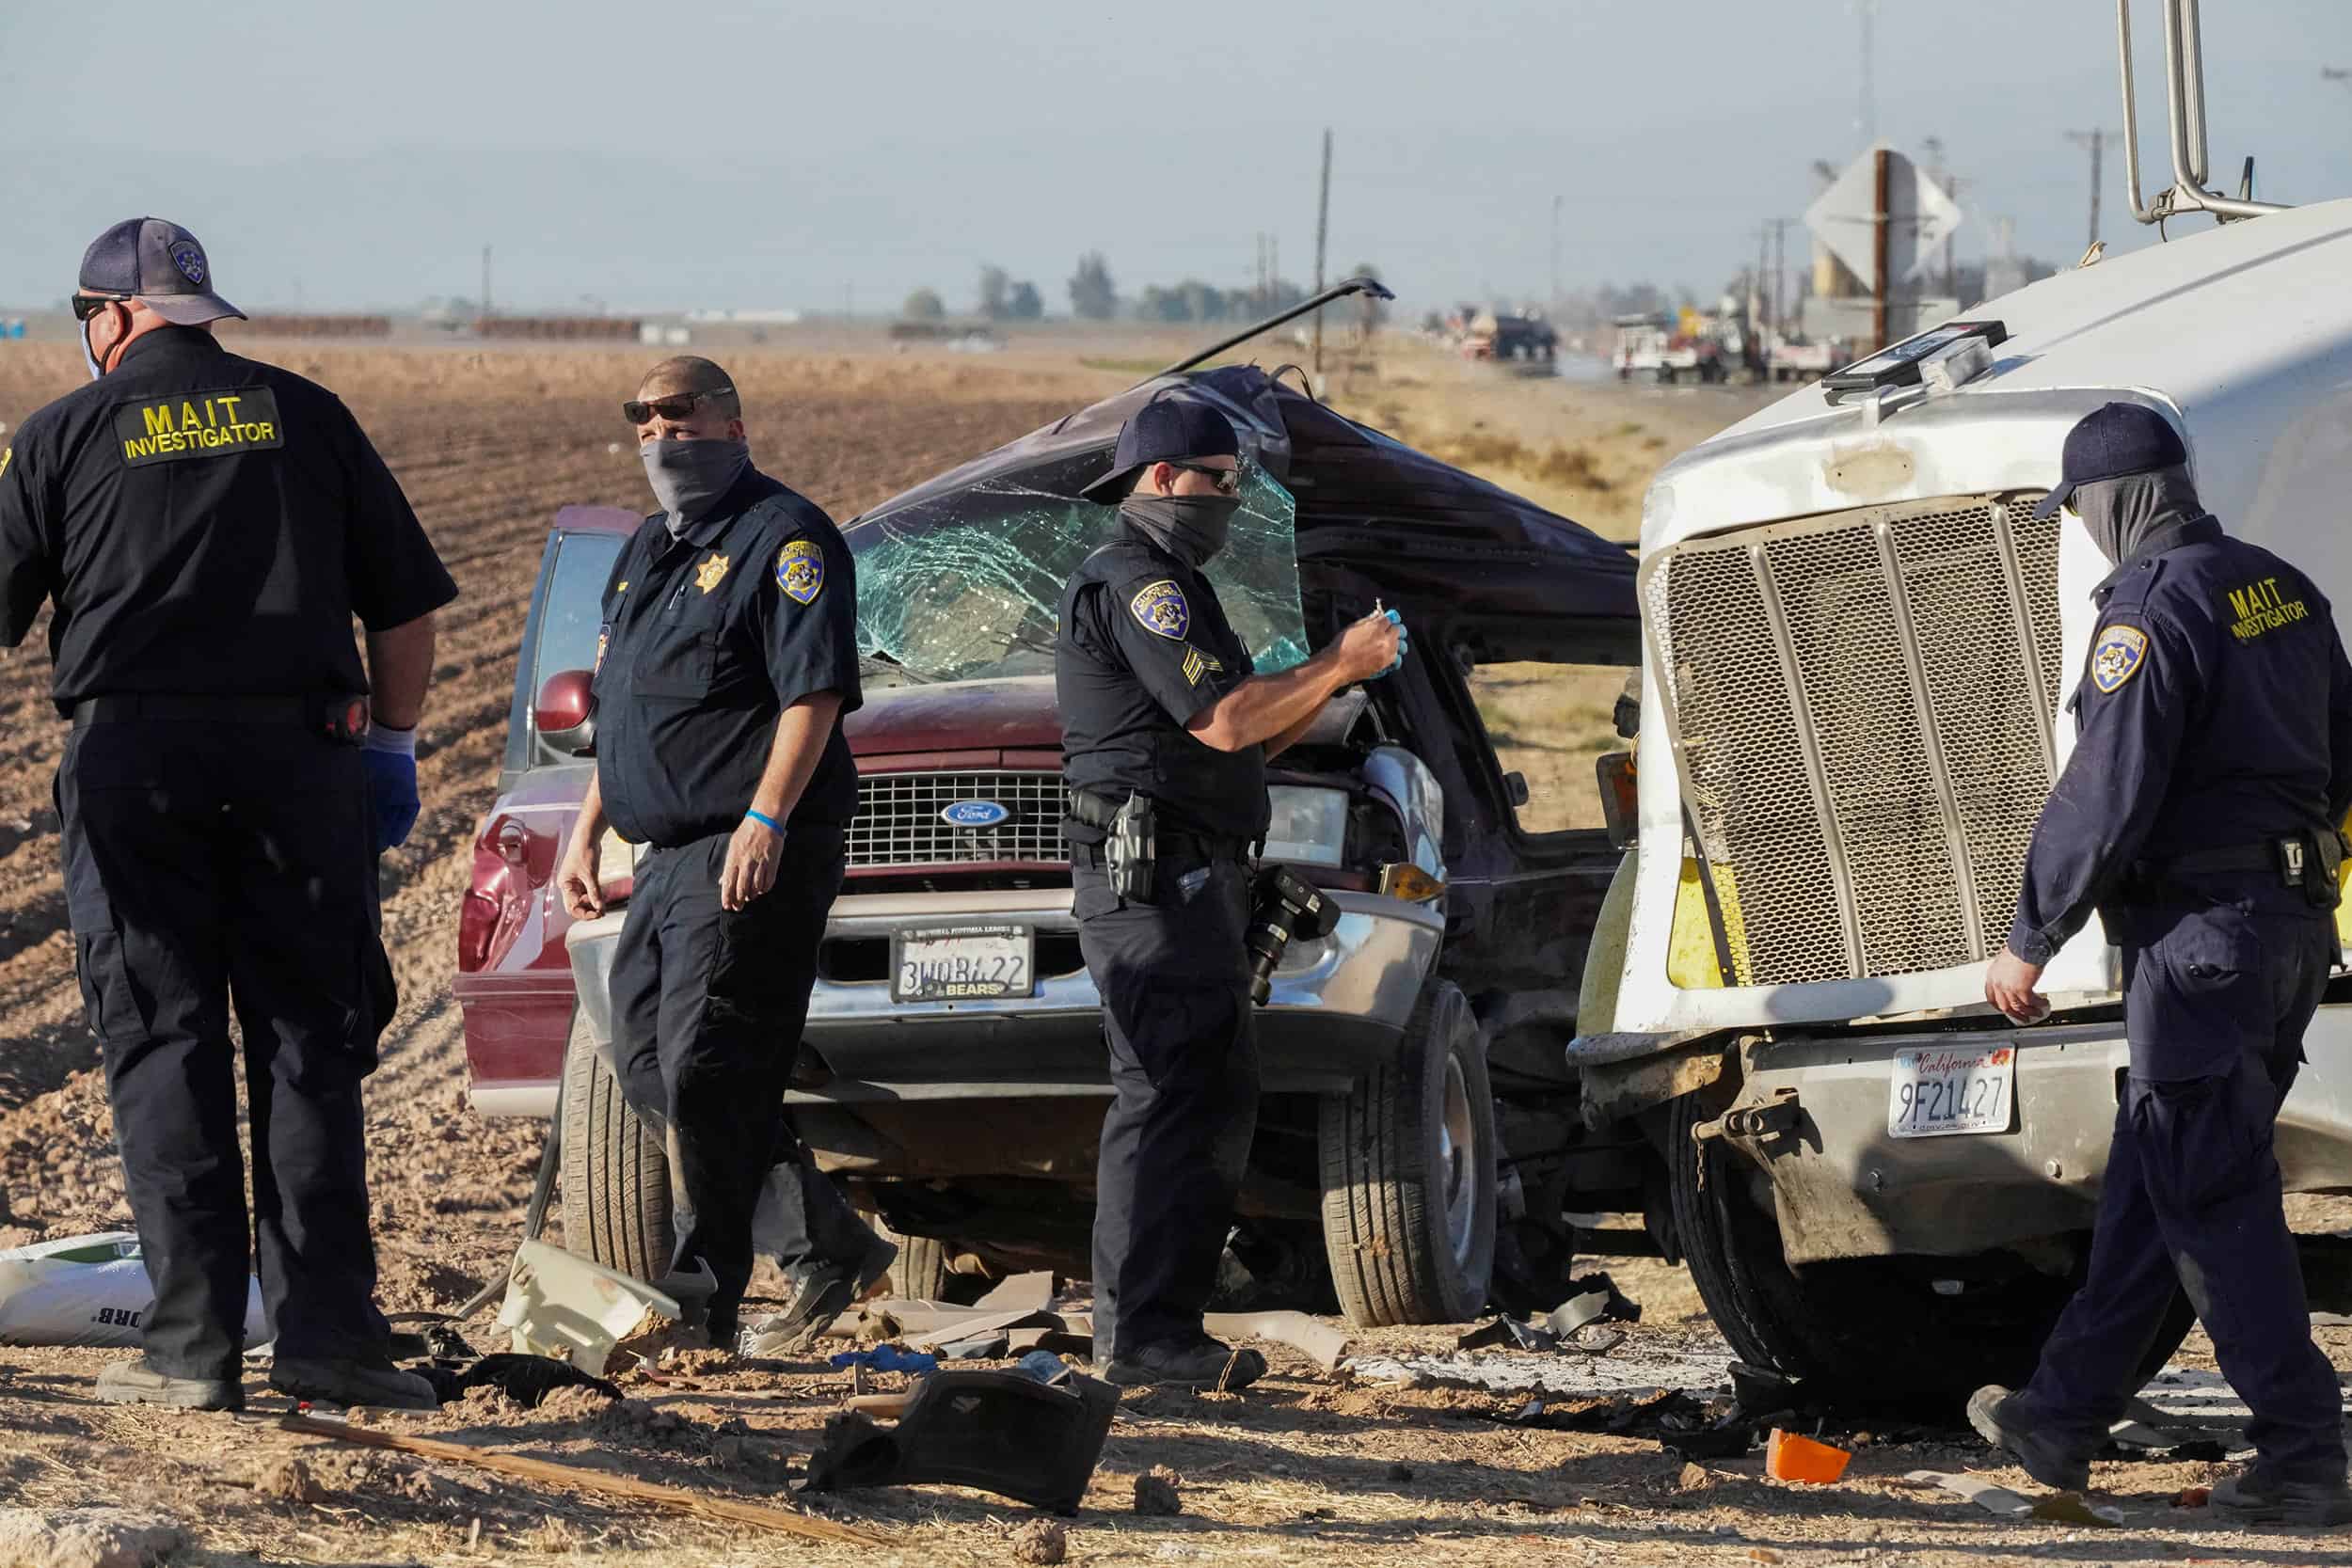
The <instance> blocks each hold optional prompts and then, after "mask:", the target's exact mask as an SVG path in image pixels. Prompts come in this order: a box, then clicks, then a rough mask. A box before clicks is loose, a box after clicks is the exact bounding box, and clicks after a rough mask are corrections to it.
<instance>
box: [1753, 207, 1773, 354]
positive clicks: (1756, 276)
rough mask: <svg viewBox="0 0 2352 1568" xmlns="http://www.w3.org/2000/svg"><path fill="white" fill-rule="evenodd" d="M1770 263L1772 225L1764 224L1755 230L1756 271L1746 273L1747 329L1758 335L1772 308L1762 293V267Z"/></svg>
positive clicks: (1763, 273) (1763, 274)
mask: <svg viewBox="0 0 2352 1568" xmlns="http://www.w3.org/2000/svg"><path fill="white" fill-rule="evenodd" d="M1771 265H1772V225H1771V224H1769V223H1768V224H1766V225H1764V226H1763V227H1762V228H1760V229H1758V230H1756V271H1754V272H1753V273H1751V274H1749V275H1748V331H1749V332H1750V333H1751V334H1756V335H1760V334H1761V333H1762V332H1763V330H1764V323H1765V321H1766V320H1767V319H1768V318H1767V316H1766V312H1767V311H1769V310H1770V309H1772V306H1771V305H1770V303H1768V302H1767V300H1766V298H1765V294H1764V277H1765V271H1764V269H1765V268H1767V267H1769V266H1771Z"/></svg>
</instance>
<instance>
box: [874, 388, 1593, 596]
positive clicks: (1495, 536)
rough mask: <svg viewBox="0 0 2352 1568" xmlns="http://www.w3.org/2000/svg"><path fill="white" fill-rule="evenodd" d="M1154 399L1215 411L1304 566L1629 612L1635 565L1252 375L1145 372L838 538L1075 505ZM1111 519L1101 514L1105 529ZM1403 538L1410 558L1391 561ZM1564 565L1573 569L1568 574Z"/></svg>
mask: <svg viewBox="0 0 2352 1568" xmlns="http://www.w3.org/2000/svg"><path fill="white" fill-rule="evenodd" d="M1163 394H1165V395H1168V396H1173V397H1181V398H1187V399H1198V400H1200V401H1201V402H1203V403H1207V404H1212V405H1213V406H1215V407H1216V408H1218V409H1219V410H1220V411H1222V412H1223V413H1224V414H1225V415H1226V417H1227V418H1228V419H1230V420H1232V422H1233V426H1234V429H1235V430H1236V432H1237V433H1238V434H1239V435H1240V436H1241V439H1242V444H1243V447H1244V448H1245V450H1246V451H1248V452H1249V454H1250V455H1251V456H1252V457H1253V458H1255V460H1256V461H1257V462H1258V463H1259V464H1261V465H1262V466H1263V467H1264V468H1265V469H1266V471H1267V472H1268V473H1270V474H1272V475H1273V476H1274V477H1275V478H1276V479H1278V480H1279V481H1280V482H1281V483H1282V484H1283V485H1284V486H1285V487H1286V488H1287V489H1289V490H1290V492H1291V493H1292V495H1293V496H1294V497H1295V499H1296V502H1297V508H1298V515H1297V531H1298V556H1299V561H1300V564H1301V566H1302V567H1305V566H1307V565H1309V564H1311V562H1315V561H1317V560H1324V559H1328V560H1337V559H1341V558H1344V559H1346V561H1347V563H1348V564H1349V565H1350V566H1351V567H1352V568H1353V569H1355V570H1359V571H1361V572H1364V573H1365V575H1367V576H1369V577H1372V578H1374V579H1375V580H1378V579H1379V578H1380V577H1381V576H1382V571H1383V568H1385V570H1386V572H1387V573H1388V574H1391V575H1392V576H1394V577H1395V578H1396V579H1397V580H1398V581H1399V582H1400V583H1406V582H1409V581H1410V580H1411V579H1412V578H1413V576H1414V572H1413V566H1414V563H1415V562H1416V561H1421V562H1427V561H1432V560H1437V559H1444V560H1447V561H1450V562H1454V563H1455V564H1456V565H1460V564H1462V563H1466V562H1473V561H1474V562H1482V563H1487V562H1490V563H1491V564H1492V565H1493V567H1494V568H1496V575H1495V578H1494V579H1493V583H1492V587H1493V590H1494V592H1495V593H1496V594H1498V595H1500V598H1499V601H1498V603H1499V607H1500V608H1503V609H1507V610H1521V611H1524V612H1527V613H1547V614H1555V615H1561V614H1565V615H1589V616H1597V617H1615V616H1626V617H1631V616H1634V615H1635V614H1636V613H1637V608H1636V603H1635V598H1634V590H1633V576H1634V562H1633V559H1632V557H1631V556H1630V555H1629V553H1628V552H1627V550H1626V548H1625V547H1624V546H1620V545H1616V544H1613V543H1611V542H1610V541H1608V540H1606V539H1603V538H1602V537H1600V535H1598V534H1597V533H1595V532H1594V531H1592V530H1590V529H1588V528H1585V527H1584V526H1582V525H1581V524H1580V523H1575V522H1571V521H1570V520H1569V519H1567V518H1565V517H1563V516H1560V515H1558V514H1556V513H1552V512H1549V511H1546V510H1545V509H1544V508H1542V507H1540V506H1537V505H1536V504H1535V503H1534V502H1533V501H1531V500H1528V499H1526V498H1524V497H1522V496H1517V495H1514V494H1512V493H1511V492H1510V491H1508V490H1505V489H1503V488H1502V487H1501V486H1500V485H1496V484H1491V483H1487V482H1486V481H1485V480H1483V479H1479V478H1477V477H1475V476H1474V475H1471V474H1468V473H1464V472H1463V471H1462V470H1461V469H1459V468H1456V467H1452V466H1451V465H1448V464H1445V463H1441V462H1439V461H1438V459H1436V458H1434V457H1431V456H1430V455H1428V454H1427V453H1426V452H1422V451H1415V450H1414V449H1413V448H1411V447H1408V446H1406V445H1405V444H1404V443H1402V442H1400V441H1397V440H1395V439H1394V438H1392V437H1391V436H1386V435H1383V434H1381V433H1380V432H1379V431H1376V430H1375V429H1373V428H1372V427H1370V426H1368V425H1363V424H1359V423H1358V422H1356V421H1355V420H1350V419H1347V418H1346V417H1344V416H1343V415H1341V414H1339V413H1337V412H1335V411H1333V410H1332V409H1330V408H1327V407H1326V406H1325V405H1324V404H1320V403H1318V402H1316V401H1315V400H1314V399H1313V398H1312V397H1311V396H1309V395H1308V394H1307V393H1305V392H1303V391H1301V390H1299V389H1298V388H1295V387H1292V386H1290V385H1288V384H1287V383H1284V382H1281V381H1278V380H1277V379H1276V378H1275V377H1274V376H1271V375H1268V374H1267V373H1266V372H1264V371H1263V370H1261V369H1260V368H1258V367H1257V366H1255V365H1224V366H1219V367H1217V368H1216V369H1214V370H1205V371H1190V372H1180V373H1177V374H1171V375H1162V376H1155V377H1153V378H1152V379H1151V380H1149V381H1146V382H1143V383H1141V384H1140V385H1138V386H1136V387H1133V388H1128V389H1127V390H1126V391H1124V392H1121V393H1120V394H1118V395H1117V396H1115V397H1110V398H1105V399H1104V400H1103V401H1102V402H1100V403H1097V404H1092V405H1091V406H1089V407H1087V408H1083V409H1080V410H1078V411H1077V412H1075V413H1073V414H1071V415H1069V416H1067V417H1065V418H1063V419H1061V420H1057V421H1055V422H1054V423H1052V424H1050V425H1047V426H1045V427H1044V428H1043V429H1041V430H1036V431H1032V432H1031V433H1030V434H1028V435H1026V436H1022V437H1020V438H1019V439H1017V440H1014V441H1009V442H1007V443H1006V444H1005V445H1003V446H1001V447H998V448H997V449H996V450H995V451H991V452H988V453H986V454H984V455H982V456H979V457H977V458H974V459H973V460H972V461H971V462H968V463H965V464H962V465H961V466H960V467H955V468H952V469H950V470H948V471H947V472H946V473H944V474H941V475H939V476H938V477H937V478H935V479H932V480H930V481H928V482H926V483H922V484H919V485H916V486H915V487H914V489H911V490H908V491H905V492H903V493H901V494H899V495H898V496H895V497H893V498H891V499H889V500H886V501H884V502H882V504H881V505H880V506H877V507H875V508H874V509H873V510H871V511H869V512H866V513H864V514H862V515H859V516H857V517H855V518H853V519H851V521H850V523H849V525H848V526H847V529H846V532H847V534H848V536H849V542H850V548H851V549H853V550H854V549H857V548H858V547H859V546H860V545H861V543H862V541H861V537H860V536H861V533H862V532H864V531H866V530H869V529H873V528H875V527H876V525H879V524H882V523H884V522H888V521H892V520H894V519H901V518H902V517H903V515H908V514H913V513H915V512H918V511H921V510H923V509H926V508H930V507H932V506H934V505H936V504H937V503H939V502H941V501H944V500H946V499H950V498H952V497H953V496H955V495H956V494H958V493H959V492H961V491H965V490H970V489H972V488H975V487H977V486H978V485H981V484H999V485H1001V484H1005V483H1012V482H1015V481H1018V483H1021V484H1022V485H1024V486H1026V487H1030V488H1034V489H1037V490H1040V491H1043V492H1046V493H1050V494H1054V495H1057V496H1065V497H1069V498H1071V499H1076V498H1077V495H1078V491H1079V490H1080V489H1082V488H1083V487H1084V486H1085V485H1087V484H1089V483H1092V482H1093V481H1094V480H1096V479H1098V478H1100V477H1101V476H1102V475H1103V474H1104V473H1105V472H1107V471H1108V470H1109V468H1110V463H1111V451H1112V448H1113V447H1114V446H1115V445H1116V444H1117V442H1118V438H1119V427H1120V425H1121V424H1123V423H1125V422H1126V420H1127V417H1128V416H1129V415H1130V414H1132V413H1133V412H1134V411H1135V410H1136V408H1138V407H1140V406H1142V405H1143V404H1145V403H1147V402H1149V401H1151V400H1152V398H1155V397H1158V396H1161V395H1163ZM1108 515H1109V514H1108V510H1107V509H1105V512H1104V516H1105V520H1106V521H1107V518H1108ZM1400 535H1402V536H1403V538H1404V542H1405V543H1406V545H1407V546H1409V548H1410V549H1411V550H1412V551H1414V552H1416V553H1415V554H1414V555H1412V556H1409V557H1406V558H1404V559H1400V558H1399V557H1398V556H1397V554H1396V549H1397V546H1398V543H1399V536H1400ZM867 537H872V535H870V534H868V535H867ZM1515 563H1518V564H1529V565H1534V564H1540V565H1542V566H1543V567H1545V568H1547V569H1548V570H1547V571H1546V572H1545V573H1544V575H1543V578H1542V579H1541V580H1542V583H1543V592H1544V594H1546V595H1547V596H1546V597H1545V598H1544V600H1543V602H1541V603H1540V604H1535V603H1529V604H1524V605H1512V604H1509V603H1508V602H1507V601H1508V600H1509V599H1510V597H1511V594H1510V589H1511V586H1512V574H1511V570H1510V569H1511V568H1512V566H1513V565H1514V564H1515ZM1563 567H1569V568H1572V569H1573V570H1571V571H1570V572H1569V573H1567V574H1565V578H1564V574H1563V572H1562V568H1563ZM1564 592H1565V594H1567V599H1566V601H1565V602H1563V599H1562V597H1561V595H1562V594H1563V593H1564Z"/></svg>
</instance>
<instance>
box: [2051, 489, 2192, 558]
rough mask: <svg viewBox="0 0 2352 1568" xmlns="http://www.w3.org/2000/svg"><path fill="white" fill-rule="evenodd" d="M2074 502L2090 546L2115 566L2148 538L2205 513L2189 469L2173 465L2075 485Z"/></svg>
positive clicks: (2132, 555) (2132, 553) (2135, 551)
mask: <svg viewBox="0 0 2352 1568" xmlns="http://www.w3.org/2000/svg"><path fill="white" fill-rule="evenodd" d="M2073 501H2074V511H2075V514H2076V515H2078V516H2080V517H2081V518H2082V520H2083V528H2084V530H2085V531H2087V532H2088V533H2089V534H2090V542H2091V543H2092V544H2094V545H2096V546H2099V553H2100V554H2101V555H2104V556H2106V558H2107V563H2108V564H2109V565H2113V566H2121V565H2122V563H2123V562H2126V561H2129V560H2131V559H2132V557H2134V556H2135V555H2137V554H2138V553H2139V549H2140V546H2142V545H2145V544H2146V543H2147V542H2148V538H2149V536H2150V535H2151V534H2153V533H2155V532H2157V531H2160V530H2163V529H2167V528H2169V527H2171V526H2172V525H2173V524H2174V523H2185V522H2191V521H2194V520H2195V519H2196V518H2199V517H2201V516H2203V515H2205V508H2204V505H2203V503H2202V502H2201V501H2199V500H2198V499H2197V487H2196V486H2195V485H2194V484H2192V483H2189V477H2188V470H2187V469H2186V468H2184V467H2179V466H2177V465H2176V466H2174V467H2169V468H2153V469H2151V470H2150V471H2148V472H2147V473H2144V474H2125V475H2124V476H2123V477H2122V479H2101V480H2093V481H2091V482H2090V483H2088V484H2082V485H2077V486H2076V487H2075V490H2074V497H2073Z"/></svg>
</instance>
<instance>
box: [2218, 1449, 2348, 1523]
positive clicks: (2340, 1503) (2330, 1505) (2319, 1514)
mask: <svg viewBox="0 0 2352 1568" xmlns="http://www.w3.org/2000/svg"><path fill="white" fill-rule="evenodd" d="M2211 1506H2212V1508H2213V1511H2214V1512H2215V1513H2217V1514H2223V1515H2226V1516H2228V1517H2229V1518H2230V1519H2232V1520H2233V1521H2240V1522H2243V1523H2246V1524H2279V1525H2352V1485H2346V1484H2345V1483H2344V1478H2343V1477H2342V1476H2334V1477H2331V1478H2328V1479H2327V1480H2323V1481H2289V1480H2288V1479H2287V1478H2285V1477H2284V1476H2278V1475H2273V1474H2271V1473H2269V1472H2267V1471H2265V1469H2264V1468H2263V1466H2262V1463H2261V1461H2259V1460H2257V1461H2256V1462H2255V1463H2253V1464H2251V1465H2248V1466H2247V1467H2246V1468H2245V1469H2243V1470H2241V1471H2239V1472H2238V1473H2237V1474H2236V1475H2233V1476H2232V1477H2231V1478H2230V1479H2229V1480H2227V1481H2223V1482H2222V1483H2221V1484H2220V1485H2218V1486H2217V1487H2215V1488H2214V1489H2213V1497H2212V1499H2211Z"/></svg>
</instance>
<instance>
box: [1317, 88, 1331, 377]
mask: <svg viewBox="0 0 2352 1568" xmlns="http://www.w3.org/2000/svg"><path fill="white" fill-rule="evenodd" d="M1330 229H1331V128H1330V127H1329V126H1325V127H1324V128H1323V194H1322V195H1321V196H1319V197H1317V198H1315V293H1323V242H1324V239H1325V237H1326V236H1327V234H1328V233H1329V232H1330ZM1314 357H1315V378H1316V379H1317V380H1321V379H1322V377H1323V311H1322V310H1321V309H1317V310H1316V311H1315V356H1314Z"/></svg>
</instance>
